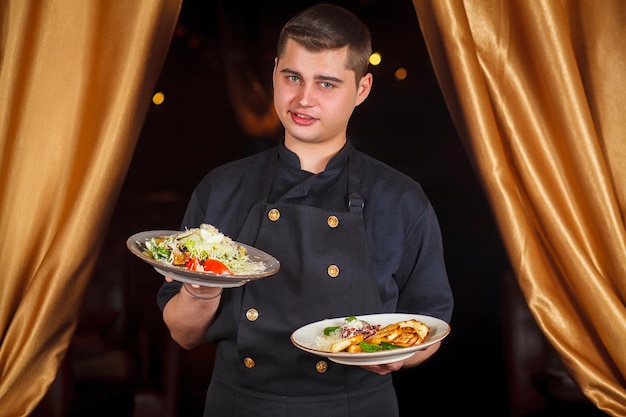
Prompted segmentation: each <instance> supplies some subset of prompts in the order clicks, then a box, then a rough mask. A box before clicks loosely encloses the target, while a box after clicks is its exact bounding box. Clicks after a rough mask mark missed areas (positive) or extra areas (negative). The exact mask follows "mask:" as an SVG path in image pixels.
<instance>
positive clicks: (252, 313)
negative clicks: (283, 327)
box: [246, 308, 259, 321]
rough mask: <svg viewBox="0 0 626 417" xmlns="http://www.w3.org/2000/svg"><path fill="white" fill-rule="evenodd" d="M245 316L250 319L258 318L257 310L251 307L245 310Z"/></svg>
mask: <svg viewBox="0 0 626 417" xmlns="http://www.w3.org/2000/svg"><path fill="white" fill-rule="evenodd" d="M246 318H247V319H248V320H250V321H255V320H256V319H258V318H259V312H258V311H256V310H255V309H253V308H251V309H249V310H248V311H246Z"/></svg>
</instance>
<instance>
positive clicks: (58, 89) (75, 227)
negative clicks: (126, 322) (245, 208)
mask: <svg viewBox="0 0 626 417" xmlns="http://www.w3.org/2000/svg"><path fill="white" fill-rule="evenodd" d="M180 6H181V0H133V1H111V0H90V1H84V0H30V1H23V0H4V1H2V2H0V236H2V239H1V242H2V243H0V266H1V267H2V290H1V291H0V343H1V344H0V410H2V411H1V413H2V415H7V416H9V415H10V416H25V415H28V414H29V413H30V411H32V409H33V408H34V407H35V406H36V405H37V403H38V401H39V400H40V399H41V398H42V397H43V395H44V394H45V392H46V390H47V389H48V387H49V385H50V384H51V383H52V381H53V380H54V378H55V375H56V373H57V369H58V367H59V364H60V361H61V360H62V358H63V356H64V355H65V352H66V349H67V347H68V344H69V340H70V337H71V335H72V332H73V330H74V327H75V325H76V319H77V314H78V310H79V308H80V305H81V301H82V296H83V291H84V289H85V287H86V284H87V281H88V278H89V275H90V273H91V270H92V267H93V265H94V261H95V259H96V256H97V253H98V250H99V248H100V244H99V242H100V240H101V238H102V237H103V235H104V231H105V229H106V227H107V225H108V221H109V220H110V215H111V213H112V209H113V207H114V205H115V202H116V200H117V196H118V194H119V190H120V188H121V185H122V182H123V179H124V176H125V174H126V171H127V168H128V165H129V163H130V160H131V157H132V154H133V150H134V148H135V144H136V141H137V138H138V136H139V132H140V130H141V127H142V124H143V121H144V118H145V115H146V112H147V109H148V106H149V104H150V97H151V95H152V88H153V87H154V85H155V83H156V80H157V78H158V75H159V72H160V70H161V67H162V64H163V62H164V59H165V56H166V53H167V49H168V47H169V43H170V40H171V37H172V33H173V30H174V26H175V23H176V21H177V18H178V13H179V11H180Z"/></svg>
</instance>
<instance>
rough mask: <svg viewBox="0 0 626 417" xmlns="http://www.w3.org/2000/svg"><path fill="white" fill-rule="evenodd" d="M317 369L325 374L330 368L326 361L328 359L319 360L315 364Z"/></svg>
mask: <svg viewBox="0 0 626 417" xmlns="http://www.w3.org/2000/svg"><path fill="white" fill-rule="evenodd" d="M315 369H316V370H317V372H319V373H320V374H323V373H324V372H326V371H327V370H328V364H327V363H326V361H319V362H317V363H316V364H315Z"/></svg>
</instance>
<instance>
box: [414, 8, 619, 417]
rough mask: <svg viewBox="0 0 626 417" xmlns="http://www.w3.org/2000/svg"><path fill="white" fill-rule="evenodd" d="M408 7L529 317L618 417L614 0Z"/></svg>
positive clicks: (586, 388)
mask: <svg viewBox="0 0 626 417" xmlns="http://www.w3.org/2000/svg"><path fill="white" fill-rule="evenodd" d="M413 4H414V6H415V10H416V12H417V16H418V19H419V22H420V26H421V29H422V32H423V34H424V39H425V41H426V45H427V48H428V50H429V54H430V56H431V60H432V63H433V66H434V68H435V72H436V74H437V77H438V80H439V84H440V86H441V89H442V92H443V95H444V98H445V99H446V102H447V105H448V108H449V110H450V113H451V116H452V118H453V121H454V123H455V125H456V127H457V130H458V132H459V135H460V137H461V139H462V140H463V142H464V145H465V147H466V150H467V153H468V155H469V157H470V159H471V160H472V162H473V164H474V166H475V169H476V171H477V174H478V176H479V178H480V180H481V181H482V183H483V186H484V189H485V192H486V194H487V196H488V198H489V201H490V203H491V206H492V208H493V211H494V215H495V217H496V221H497V223H498V227H499V229H500V232H501V235H502V238H503V241H504V244H505V246H506V249H507V252H508V254H509V258H510V260H511V264H512V267H513V269H514V272H515V273H516V276H517V278H518V281H519V283H520V287H521V288H522V290H523V292H524V295H525V298H526V300H527V302H528V305H529V307H530V309H531V312H532V313H533V316H534V317H535V319H536V321H537V323H538V324H539V326H540V328H541V329H542V331H543V333H544V334H545V335H546V337H547V339H548V340H549V341H550V342H551V344H552V345H553V346H554V347H555V348H556V350H557V352H558V353H559V355H560V356H561V358H562V359H563V362H564V364H565V366H566V367H567V368H568V370H569V372H570V373H571V374H572V376H573V378H574V379H575V380H576V382H577V383H578V385H579V386H580V387H581V389H582V390H583V392H584V393H585V395H586V396H587V397H588V398H589V399H590V400H591V401H592V402H593V403H594V404H595V405H596V406H597V407H598V408H600V409H601V410H603V411H605V412H607V413H610V414H612V415H615V416H618V415H619V416H621V415H626V389H625V387H626V305H625V304H626V303H625V300H626V256H625V254H626V227H625V224H624V219H625V216H624V214H625V213H626V199H625V194H626V172H625V171H626V141H624V139H623V135H624V132H626V115H625V113H624V111H623V109H624V108H626V95H624V94H623V92H624V91H626V80H625V79H624V77H623V75H624V74H625V73H626V48H624V46H623V40H624V39H626V26H625V25H624V22H626V3H625V2H622V1H620V0H607V1H603V2H590V1H584V0H581V1H574V0H572V1H567V0H563V1H554V0H534V1H525V0H511V1H506V2H505V1H497V0H437V1H429V0H413Z"/></svg>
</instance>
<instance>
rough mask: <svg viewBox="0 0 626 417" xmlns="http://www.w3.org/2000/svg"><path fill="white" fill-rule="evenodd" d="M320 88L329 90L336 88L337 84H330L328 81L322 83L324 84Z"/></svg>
mask: <svg viewBox="0 0 626 417" xmlns="http://www.w3.org/2000/svg"><path fill="white" fill-rule="evenodd" d="M320 86H321V87H322V88H325V89H328V88H333V87H334V86H335V84H333V83H330V82H328V81H322V82H321V83H320Z"/></svg>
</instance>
